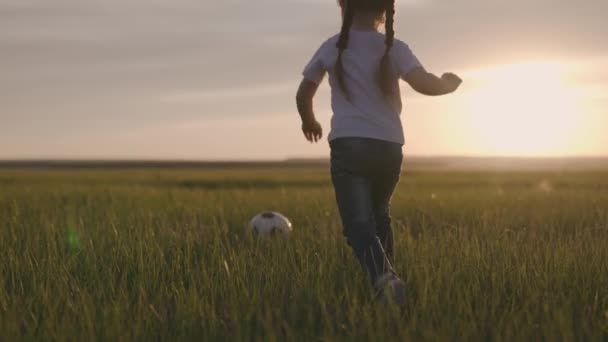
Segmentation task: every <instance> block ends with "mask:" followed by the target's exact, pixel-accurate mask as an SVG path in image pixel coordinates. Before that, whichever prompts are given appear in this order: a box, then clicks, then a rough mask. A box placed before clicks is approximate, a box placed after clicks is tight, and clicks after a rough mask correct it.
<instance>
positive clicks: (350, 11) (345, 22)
mask: <svg viewBox="0 0 608 342" xmlns="http://www.w3.org/2000/svg"><path fill="white" fill-rule="evenodd" d="M352 1H353V0H344V1H343V3H344V17H343V18H342V30H341V31H340V38H339V39H338V43H337V44H336V47H337V48H338V61H337V62H336V75H337V77H338V84H339V85H340V88H341V89H342V92H344V93H345V94H346V95H347V96H348V89H346V83H345V82H344V64H342V53H343V52H344V50H346V48H347V47H348V38H349V34H350V27H351V26H352V24H353V19H354V17H355V8H354V6H353V4H352Z"/></svg>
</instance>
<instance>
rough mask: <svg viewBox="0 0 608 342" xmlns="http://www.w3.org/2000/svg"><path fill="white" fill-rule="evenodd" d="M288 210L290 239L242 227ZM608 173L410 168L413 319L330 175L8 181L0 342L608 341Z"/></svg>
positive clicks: (15, 177)
mask: <svg viewBox="0 0 608 342" xmlns="http://www.w3.org/2000/svg"><path fill="white" fill-rule="evenodd" d="M266 209H274V210H277V211H280V212H283V213H284V214H286V215H287V216H288V217H290V218H291V219H292V221H293V224H294V232H293V234H292V236H291V239H290V240H288V241H282V240H270V241H260V240H259V239H255V238H252V237H251V235H249V234H247V233H246V232H245V230H244V226H245V225H246V223H247V221H248V220H249V219H250V217H252V216H253V215H254V214H256V213H258V212H260V211H263V210H266ZM607 209H608V172H601V171H597V172H582V171H581V172H565V173H559V172H512V173H491V172H461V171H460V172H459V171H453V172H439V171H433V172H423V171H415V172H406V173H405V174H404V176H403V178H402V182H401V184H400V186H399V189H398V191H397V193H396V195H395V197H394V200H393V217H394V227H395V230H396V245H397V250H396V259H397V262H396V268H397V270H398V271H399V272H400V273H401V274H402V275H403V277H404V278H407V280H408V286H409V291H410V294H411V296H410V299H409V300H410V306H411V310H410V312H409V314H407V315H406V314H403V313H400V312H397V311H395V310H384V309H383V308H381V307H379V306H378V305H376V304H375V303H374V302H373V299H372V296H371V293H370V289H369V287H368V284H367V281H366V278H365V276H364V274H363V272H362V271H361V269H360V268H359V266H358V264H357V263H356V261H355V259H354V257H353V256H352V254H351V252H350V250H349V248H348V246H347V245H346V243H345V242H344V239H343V237H342V235H341V227H340V222H339V217H338V215H337V211H336V208H335V204H334V198H333V192H332V188H331V184H330V181H329V178H328V176H327V171H326V170H325V169H324V168H285V169H281V168H274V169H271V168H249V169H244V168H240V169H206V170H194V169H191V170H168V169H167V170H160V169H159V170H105V171H102V170H97V171H95V170H89V171H58V170H54V171H43V170H38V171H23V170H21V171H20V170H4V171H0V341H20V340H70V341H92V340H105V341H121V340H124V341H132V340H135V341H166V340H178V341H179V340H200V341H215V340H223V341H286V340H301V341H332V340H344V341H347V340H348V341H361V340H370V341H389V340H414V341H425V340H429V341H436V340H463V341H472V340H506V341H519V340H534V341H539V340H547V341H559V340H595V341H605V340H607V339H608V210H607Z"/></svg>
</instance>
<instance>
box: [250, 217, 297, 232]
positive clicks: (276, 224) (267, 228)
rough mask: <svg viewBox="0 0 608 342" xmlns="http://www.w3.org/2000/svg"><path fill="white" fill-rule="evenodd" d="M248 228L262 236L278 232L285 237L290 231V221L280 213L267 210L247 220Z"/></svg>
mask: <svg viewBox="0 0 608 342" xmlns="http://www.w3.org/2000/svg"><path fill="white" fill-rule="evenodd" d="M249 230H250V231H252V232H254V233H255V234H257V235H259V236H263V237H269V236H274V235H279V234H280V235H282V236H283V237H285V238H286V237H288V236H289V233H291V222H289V219H287V217H285V216H283V215H282V214H280V213H277V212H274V211H268V212H263V213H261V214H258V215H256V216H255V217H254V218H252V219H251V221H250V222H249Z"/></svg>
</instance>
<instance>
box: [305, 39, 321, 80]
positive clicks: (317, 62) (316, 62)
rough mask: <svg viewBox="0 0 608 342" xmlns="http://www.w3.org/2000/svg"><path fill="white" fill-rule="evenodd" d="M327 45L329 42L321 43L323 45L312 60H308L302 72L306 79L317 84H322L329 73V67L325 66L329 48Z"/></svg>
mask: <svg viewBox="0 0 608 342" xmlns="http://www.w3.org/2000/svg"><path fill="white" fill-rule="evenodd" d="M326 46H327V43H324V44H323V45H321V47H320V48H319V49H318V50H317V52H315V54H314V56H312V59H311V60H310V62H308V64H307V65H306V67H305V68H304V71H303V72H302V76H304V78H305V79H307V80H309V81H311V82H314V83H316V84H320V83H321V82H322V81H323V78H324V77H325V74H326V73H327V67H326V66H325V65H326V63H325V58H326V56H325V55H326V53H325V51H326V49H327V48H326Z"/></svg>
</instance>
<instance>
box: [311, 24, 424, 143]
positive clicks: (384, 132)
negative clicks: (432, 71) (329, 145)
mask: <svg viewBox="0 0 608 342" xmlns="http://www.w3.org/2000/svg"><path fill="white" fill-rule="evenodd" d="M338 38H339V35H335V36H333V37H331V38H329V39H328V40H327V41H326V42H325V43H323V44H322V45H321V47H320V48H319V50H317V52H316V53H315V54H314V56H313V57H312V60H311V61H310V62H309V63H308V65H307V66H306V68H305V69H304V72H303V75H304V78H306V79H307V80H309V81H312V82H315V83H317V84H319V83H321V81H323V78H324V76H325V73H329V83H330V86H331V106H332V110H333V116H332V119H331V132H330V134H329V137H328V139H329V141H332V140H334V139H337V138H352V137H360V138H373V139H379V140H384V141H390V142H395V143H399V144H404V142H405V138H404V135H403V126H402V124H401V118H400V115H401V111H402V107H403V106H402V103H401V96H400V91H399V79H400V78H403V77H405V75H407V74H408V73H409V72H410V71H412V70H413V69H415V68H417V67H420V66H421V65H420V62H419V61H418V59H417V58H416V56H414V54H413V53H412V51H411V50H410V48H409V47H408V46H407V44H405V43H404V42H402V41H400V40H398V39H395V41H394V44H393V47H392V48H391V50H390V53H389V57H390V61H391V66H392V71H391V73H392V77H391V82H392V87H393V90H394V91H393V94H395V96H394V98H387V97H386V96H384V94H383V93H382V90H381V89H380V87H379V85H378V81H377V74H378V70H379V68H380V60H381V59H382V56H383V55H384V51H385V43H384V40H385V36H384V34H382V33H380V32H377V31H357V30H351V31H350V36H349V40H348V47H347V49H346V50H344V52H343V53H342V63H343V66H344V83H345V85H346V89H347V92H348V95H349V99H347V98H346V96H345V95H344V93H343V92H342V90H341V88H340V85H339V84H338V79H337V76H336V73H335V65H336V61H337V58H338V48H337V47H336V43H337V42H338Z"/></svg>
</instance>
